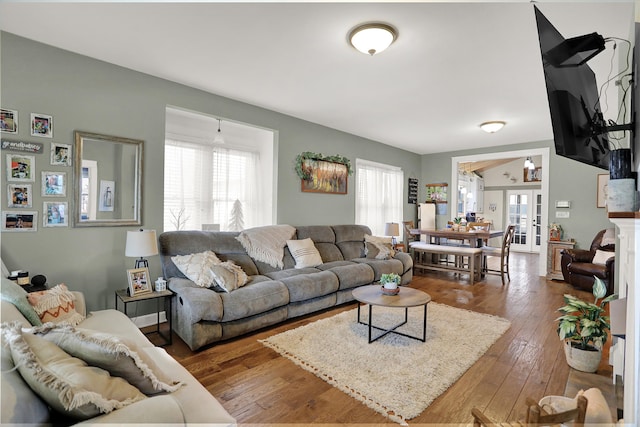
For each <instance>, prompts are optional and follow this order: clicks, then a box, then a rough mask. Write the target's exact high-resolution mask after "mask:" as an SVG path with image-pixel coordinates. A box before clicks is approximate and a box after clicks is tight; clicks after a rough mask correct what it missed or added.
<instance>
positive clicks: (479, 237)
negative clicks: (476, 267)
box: [409, 228, 504, 248]
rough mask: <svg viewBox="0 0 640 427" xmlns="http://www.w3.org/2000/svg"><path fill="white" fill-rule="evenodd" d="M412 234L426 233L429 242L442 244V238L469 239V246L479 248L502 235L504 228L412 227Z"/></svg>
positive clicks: (410, 231)
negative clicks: (467, 229)
mask: <svg viewBox="0 0 640 427" xmlns="http://www.w3.org/2000/svg"><path fill="white" fill-rule="evenodd" d="M409 233H411V234H412V235H421V236H422V235H424V236H426V237H427V242H429V243H435V244H438V245H439V244H440V242H441V239H450V240H463V241H464V240H467V241H469V246H471V247H472V248H477V247H480V246H483V245H486V242H487V241H488V240H489V239H491V238H493V237H501V236H502V235H503V234H504V231H503V230H470V231H466V230H465V231H460V230H454V229H453V228H445V229H435V228H412V229H410V230H409Z"/></svg>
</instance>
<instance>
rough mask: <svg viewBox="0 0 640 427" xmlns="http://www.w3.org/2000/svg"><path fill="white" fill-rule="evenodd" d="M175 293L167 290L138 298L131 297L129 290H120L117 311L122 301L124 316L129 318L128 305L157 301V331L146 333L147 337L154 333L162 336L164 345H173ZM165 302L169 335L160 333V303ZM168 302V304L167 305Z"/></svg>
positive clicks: (117, 292) (117, 297) (117, 295)
mask: <svg viewBox="0 0 640 427" xmlns="http://www.w3.org/2000/svg"><path fill="white" fill-rule="evenodd" d="M173 295H174V294H173V292H171V291H170V290H168V289H167V290H166V291H158V292H156V291H154V292H149V293H146V294H142V295H136V296H133V297H132V296H130V295H129V294H128V292H127V289H120V290H118V291H116V297H115V298H116V310H118V301H122V303H123V305H124V314H125V315H127V316H129V315H128V313H127V305H128V304H130V303H132V302H140V301H147V300H153V299H155V300H156V314H157V321H156V329H155V330H153V331H150V332H146V333H145V335H149V334H153V333H157V334H158V335H160V336H161V337H162V338H163V339H164V344H163V345H171V343H172V337H171V331H172V325H171V317H172V316H171V312H172V308H173V307H172V299H173V298H172V297H173ZM161 301H162V302H164V307H165V314H166V316H167V322H169V335H168V336H167V335H165V334H164V333H162V332H161V331H160V302H161ZM167 301H168V304H167ZM167 305H168V307H169V309H168V310H167Z"/></svg>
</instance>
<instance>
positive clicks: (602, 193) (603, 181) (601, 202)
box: [596, 173, 609, 208]
mask: <svg viewBox="0 0 640 427" xmlns="http://www.w3.org/2000/svg"><path fill="white" fill-rule="evenodd" d="M608 189H609V174H608V173H599V174H598V178H597V183H596V207H598V208H606V207H607V197H608Z"/></svg>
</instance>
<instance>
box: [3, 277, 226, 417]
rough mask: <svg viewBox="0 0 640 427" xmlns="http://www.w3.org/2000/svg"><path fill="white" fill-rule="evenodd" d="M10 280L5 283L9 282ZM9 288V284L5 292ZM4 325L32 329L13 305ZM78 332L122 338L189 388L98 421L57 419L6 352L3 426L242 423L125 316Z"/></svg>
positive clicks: (79, 303) (102, 319) (93, 316)
mask: <svg viewBox="0 0 640 427" xmlns="http://www.w3.org/2000/svg"><path fill="white" fill-rule="evenodd" d="M4 280H6V279H5V278H4V277H3V281H4ZM4 287H5V282H3V288H4ZM74 295H75V296H76V301H75V307H76V311H78V312H79V313H81V314H84V313H85V311H86V309H85V303H84V297H83V295H82V294H81V293H78V292H74ZM1 317H2V322H3V323H4V322H14V321H18V322H21V323H22V324H23V325H24V326H25V327H29V326H30V324H29V322H28V321H27V319H26V318H25V317H24V316H23V315H22V314H21V312H20V311H19V310H18V309H17V308H16V306H14V305H13V304H12V303H10V302H8V301H5V300H2V306H1ZM77 328H82V329H88V330H92V331H99V332H105V333H108V334H117V335H118V336H120V337H125V338H126V339H127V340H129V342H134V343H135V345H136V348H138V349H139V351H140V352H144V353H145V354H146V356H147V357H150V358H151V359H152V360H153V362H155V364H156V366H157V368H158V369H159V370H160V371H162V374H163V375H164V376H165V377H167V378H171V379H172V380H174V381H180V382H183V383H184V386H183V387H180V388H179V389H178V390H177V391H174V392H172V393H161V394H155V395H152V396H148V397H146V398H143V400H140V401H137V402H135V403H132V404H130V405H128V406H125V407H123V408H121V409H116V410H114V411H112V412H110V413H107V414H102V415H98V416H96V417H94V418H91V419H88V420H84V421H81V422H78V421H77V420H74V419H65V418H64V416H62V415H60V414H57V413H54V412H53V411H52V410H51V408H49V407H48V406H47V404H46V403H45V402H44V401H43V400H42V399H40V397H38V395H36V394H35V393H34V392H33V391H32V390H31V389H30V388H29V386H28V384H27V383H26V382H25V381H24V380H23V378H22V377H21V375H20V373H19V372H18V370H17V369H12V368H13V366H14V363H13V360H12V356H11V351H10V350H9V349H8V348H7V347H5V346H4V344H5V343H4V342H3V347H2V353H1V355H2V413H1V414H0V418H1V419H0V422H1V424H2V425H11V424H14V425H15V424H29V425H35V426H38V425H52V424H53V425H62V424H64V425H68V424H73V423H79V424H94V423H109V424H113V425H122V424H130V423H136V424H149V425H158V424H171V425H188V424H198V425H208V426H235V425H236V421H235V420H234V418H233V417H232V416H231V415H229V413H228V412H227V411H226V410H225V409H224V408H223V407H222V405H221V404H220V403H219V402H218V401H217V400H216V399H215V398H214V397H213V396H212V395H211V393H209V392H208V391H207V389H206V388H204V387H203V386H202V385H201V384H200V383H199V382H198V381H197V380H196V379H195V378H194V377H193V376H192V375H191V374H190V373H189V372H188V371H187V370H186V369H185V368H184V367H182V366H181V365H180V364H179V363H178V362H177V361H176V360H175V359H173V358H172V357H171V356H169V354H167V352H166V351H165V350H164V349H162V348H159V347H155V346H154V345H153V344H152V343H151V342H150V341H149V340H148V339H147V338H146V337H145V335H144V334H143V333H142V332H141V331H140V330H139V329H138V328H137V327H136V326H135V325H134V324H133V322H132V321H131V320H130V319H129V318H128V317H127V316H125V315H124V314H123V313H121V312H119V311H116V310H100V311H95V312H92V313H90V314H89V315H88V316H87V317H86V319H85V320H84V321H82V322H81V323H80V324H79V325H78V326H77Z"/></svg>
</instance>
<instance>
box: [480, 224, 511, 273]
mask: <svg viewBox="0 0 640 427" xmlns="http://www.w3.org/2000/svg"><path fill="white" fill-rule="evenodd" d="M515 231H516V226H515V225H513V224H510V225H509V226H508V227H507V230H506V231H505V233H504V236H503V238H502V246H501V247H499V248H497V247H494V246H483V247H482V266H483V268H482V271H483V273H485V274H495V275H497V276H500V278H501V279H502V284H503V285H504V283H505V281H504V278H505V276H506V277H507V280H509V281H511V276H510V275H509V251H510V249H511V241H512V240H513V235H514V233H515ZM488 257H500V268H499V269H496V268H494V269H491V268H489V266H488V264H487V262H488V259H487V258H488Z"/></svg>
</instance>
